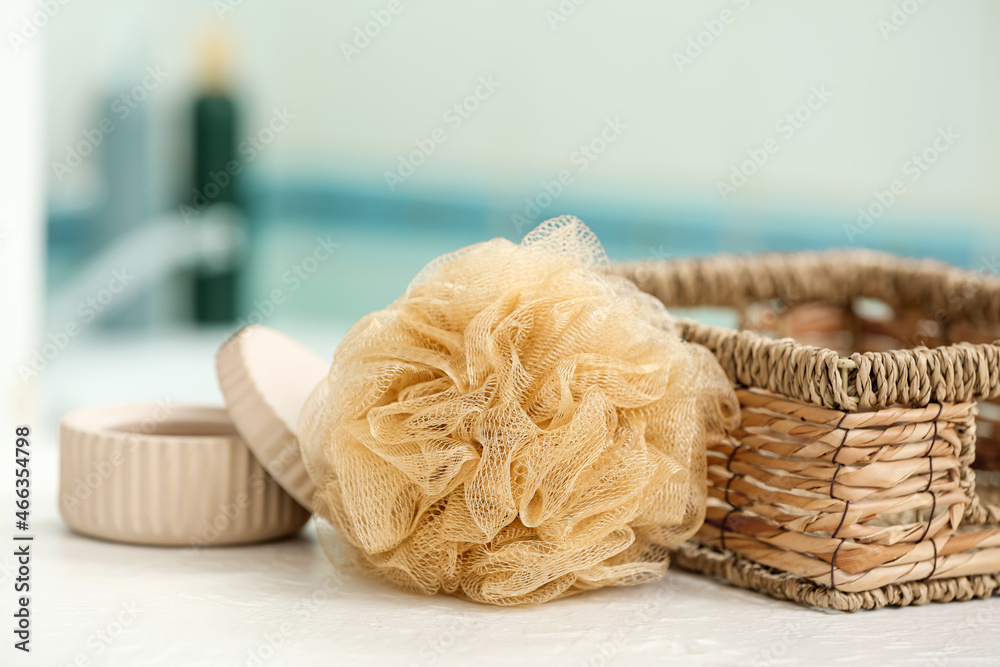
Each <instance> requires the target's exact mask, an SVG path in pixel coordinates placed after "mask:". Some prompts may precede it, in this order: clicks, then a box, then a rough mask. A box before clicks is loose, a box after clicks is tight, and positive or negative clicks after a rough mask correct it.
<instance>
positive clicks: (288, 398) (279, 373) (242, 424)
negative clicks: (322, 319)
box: [215, 325, 330, 511]
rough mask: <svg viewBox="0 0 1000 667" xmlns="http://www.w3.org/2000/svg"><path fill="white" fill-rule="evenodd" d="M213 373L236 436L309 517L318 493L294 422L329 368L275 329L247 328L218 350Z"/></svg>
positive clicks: (263, 327) (304, 348)
mask: <svg viewBox="0 0 1000 667" xmlns="http://www.w3.org/2000/svg"><path fill="white" fill-rule="evenodd" d="M215 367H216V373H217V375H218V379H219V387H220V388H221V389H222V394H223V396H224V397H225V400H226V407H227V408H228V410H229V416H230V417H231V418H232V420H233V423H234V424H236V428H237V430H238V431H239V432H240V435H241V436H243V439H244V440H245V441H246V443H247V445H248V446H249V447H250V449H251V451H253V454H254V456H256V457H257V460H258V461H260V463H261V465H263V466H264V469H265V470H267V471H268V473H270V474H271V476H272V477H274V479H275V481H277V482H278V484H280V485H281V487H282V488H283V489H285V491H287V492H288V493H289V494H290V495H291V496H292V497H293V498H295V499H296V500H297V501H298V502H299V503H300V504H301V505H302V506H303V507H305V508H306V509H309V510H310V511H311V510H312V496H313V492H314V491H315V490H316V487H315V485H314V484H313V482H312V480H311V479H310V478H309V475H308V474H307V473H306V468H305V465H304V464H303V462H302V455H301V454H300V453H299V441H298V437H297V436H296V422H297V421H298V418H299V412H300V411H301V409H302V406H303V405H304V404H305V402H306V398H307V397H308V396H309V393H310V392H311V391H312V390H313V388H314V387H315V386H316V385H317V384H319V383H320V382H321V381H322V380H323V379H324V378H325V377H326V374H327V372H328V371H329V368H330V364H329V363H327V362H326V361H324V360H323V359H322V358H320V357H319V356H318V355H316V354H315V353H314V352H312V351H311V350H309V349H307V348H306V347H304V346H303V345H301V344H300V343H298V342H297V341H295V340H292V339H291V338H289V337H288V336H286V335H284V334H282V333H280V332H278V331H275V330H274V329H271V328H269V327H265V326H260V325H251V326H248V327H245V328H243V329H241V330H240V331H238V332H236V333H235V334H234V335H233V336H232V337H231V338H230V339H229V340H227V341H226V342H225V343H224V344H223V345H222V347H221V348H220V349H219V352H218V354H217V355H216V358H215Z"/></svg>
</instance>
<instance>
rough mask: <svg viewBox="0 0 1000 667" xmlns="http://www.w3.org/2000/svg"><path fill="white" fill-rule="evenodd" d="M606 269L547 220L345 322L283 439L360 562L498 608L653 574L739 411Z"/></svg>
mask: <svg viewBox="0 0 1000 667" xmlns="http://www.w3.org/2000/svg"><path fill="white" fill-rule="evenodd" d="M606 265H607V258H606V256H605V254H604V250H603V248H602V247H601V245H600V243H599V242H598V240H597V238H596V237H595V236H594V235H593V233H591V231H590V230H589V229H587V227H585V226H584V225H583V223H581V222H580V221H579V220H576V219H575V218H569V217H564V218H557V219H555V220H550V221H548V222H546V223H544V224H543V225H541V226H540V227H539V228H538V229H536V230H535V231H533V232H532V233H530V234H529V235H528V236H527V237H526V238H525V239H524V241H523V242H522V243H521V244H520V245H515V244H513V243H511V242H509V241H506V240H503V239H494V240H492V241H488V242H486V243H480V244H477V245H473V246H470V247H467V248H464V249H462V250H459V251H457V252H455V253H452V254H450V255H446V256H444V257H441V258H439V259H437V260H436V261H434V262H432V263H431V264H430V265H428V266H427V267H426V268H425V269H424V270H423V271H422V272H421V273H420V274H419V275H418V276H417V277H416V279H415V280H414V281H413V282H412V283H411V284H410V286H409V288H408V289H407V291H406V293H405V294H404V295H403V296H402V297H400V298H399V299H398V300H397V301H396V302H395V303H393V304H392V305H391V306H389V307H388V308H387V309H385V310H382V311H379V312H376V313H372V314H370V315H368V316H366V317H364V318H363V319H361V320H360V321H359V322H358V323H357V324H355V325H354V326H353V327H352V328H351V329H350V331H349V332H348V333H347V335H346V336H345V337H344V340H343V342H342V343H341V344H340V347H339V348H338V349H337V352H336V355H335V358H334V363H333V366H332V368H331V370H330V375H329V378H328V380H327V382H325V383H321V385H320V387H318V388H317V390H316V391H315V392H314V393H313V396H312V397H311V399H310V401H309V404H308V405H307V407H306V409H305V410H304V411H303V415H302V418H301V419H300V433H301V435H302V447H303V453H304V456H305V459H306V462H307V467H308V468H309V469H310V474H311V476H312V477H313V479H314V481H316V484H317V487H318V489H317V491H316V495H315V497H314V503H315V510H316V512H317V513H318V514H320V515H321V516H322V517H324V518H326V519H328V520H329V521H330V522H331V523H332V524H333V525H334V526H335V527H336V529H337V532H338V534H339V535H340V537H341V540H342V541H343V542H345V543H346V546H348V548H349V549H350V551H351V552H352V553H353V555H354V558H355V561H356V562H357V563H358V564H359V565H360V566H361V567H362V568H363V569H365V570H366V571H369V572H371V573H374V574H375V575H377V576H379V577H381V578H383V579H385V580H387V581H389V582H391V583H392V584H394V585H396V586H398V587H400V588H403V589H406V590H410V591H415V592H420V593H427V594H430V593H435V592H438V591H444V592H448V593H457V594H460V595H464V596H467V597H468V598H471V599H473V600H477V601H480V602H488V603H492V604H501V605H513V604H529V603H537V602H543V601H546V600H551V599H554V598H558V597H564V596H566V595H570V594H572V593H575V592H579V591H581V590H586V589H593V588H600V587H602V586H611V585H626V584H635V583H640V582H644V581H650V580H654V579H658V578H659V577H661V576H662V574H663V573H664V571H665V569H666V567H667V555H666V548H667V547H672V546H676V545H678V544H680V543H681V542H682V541H684V540H685V539H686V538H687V537H689V536H690V535H692V534H693V533H694V532H695V531H696V530H697V529H698V527H699V525H700V524H701V522H702V520H703V517H704V512H705V494H706V482H705V448H706V442H707V441H708V440H709V439H717V438H720V437H722V435H723V434H724V431H726V430H727V429H729V428H731V427H732V426H734V420H735V419H736V418H737V415H738V410H737V405H738V404H737V402H736V397H735V395H734V393H733V390H732V388H731V386H730V384H729V382H728V380H727V379H726V378H725V376H724V374H723V372H722V370H721V369H720V368H719V366H718V364H717V362H716V361H715V359H714V358H713V357H712V356H711V355H710V354H709V353H708V352H707V351H705V350H704V349H703V348H701V347H700V346H697V345H693V344H689V343H685V342H683V341H681V340H680V338H679V337H678V335H677V333H676V332H675V329H674V325H673V321H672V319H671V317H670V315H669V314H668V313H667V311H666V310H665V308H664V307H663V305H662V304H661V303H660V302H659V301H657V300H656V299H654V298H652V297H650V296H647V295H645V294H643V293H641V292H640V291H639V290H638V289H637V288H636V287H635V286H634V285H633V284H632V283H631V282H628V281H626V280H624V279H622V278H617V277H613V276H610V275H607V273H606Z"/></svg>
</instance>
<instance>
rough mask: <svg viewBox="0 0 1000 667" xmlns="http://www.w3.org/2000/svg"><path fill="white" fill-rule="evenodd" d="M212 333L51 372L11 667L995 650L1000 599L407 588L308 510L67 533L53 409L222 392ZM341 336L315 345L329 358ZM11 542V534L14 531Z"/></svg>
mask: <svg viewBox="0 0 1000 667" xmlns="http://www.w3.org/2000/svg"><path fill="white" fill-rule="evenodd" d="M304 339H305V342H307V343H310V342H313V343H315V341H316V340H321V339H320V338H317V337H312V338H310V337H309V336H305V337H304ZM218 342H220V337H219V335H218V334H213V333H206V334H198V335H194V334H184V335H177V336H172V337H170V338H169V339H146V340H131V339H123V340H107V339H96V340H94V341H89V342H88V341H84V340H81V341H79V342H78V343H77V344H76V345H75V346H73V347H71V348H67V350H66V351H64V353H63V354H62V356H61V357H60V358H59V359H57V360H56V362H54V363H53V364H52V366H51V367H50V368H48V369H46V371H45V373H44V377H43V378H42V379H43V383H42V392H43V410H42V414H41V415H40V416H39V419H38V423H37V424H34V425H33V427H34V431H35V433H36V439H35V442H34V443H33V447H34V459H33V461H32V471H33V497H34V505H33V516H32V531H31V532H32V533H33V534H34V535H35V541H34V542H33V544H32V549H33V562H32V584H33V597H32V601H31V609H32V614H33V618H32V622H33V637H32V653H31V654H30V655H29V656H25V655H24V654H22V653H21V652H19V651H15V650H14V649H13V648H12V647H11V644H12V643H13V642H12V641H11V631H10V630H9V629H6V630H4V636H5V637H7V640H6V641H5V646H4V648H3V650H2V651H0V655H2V656H4V657H3V658H2V659H0V664H3V665H11V664H13V665H22V664H23V665H45V666H49V665H53V666H62V665H81V666H84V665H128V666H139V665H171V666H174V665H176V666H181V665H183V666H196V665H213V666H214V665H249V666H260V665H295V666H303V667H304V666H307V665H516V666H518V667H520V666H521V665H533V664H544V665H593V666H594V667H598V666H601V665H614V664H619V665H645V664H649V665H653V664H656V665H661V664H669V663H675V664H684V665H714V664H734V665H756V664H760V665H784V664H803V663H810V664H865V665H868V664H872V663H876V662H881V663H886V664H914V665H918V664H919V665H927V664H934V665H965V664H974V663H986V664H997V663H998V661H1000V632H998V631H1000V598H993V599H991V600H989V601H975V602H965V603H952V604H934V605H928V606H924V607H909V608H904V609H885V610H880V611H875V612H859V613H856V614H846V613H837V612H824V611H819V610H815V609H809V608H805V607H801V606H798V605H795V604H791V603H787V602H778V601H775V600H772V599H769V598H767V597H764V596H762V595H758V594H755V593H751V592H748V591H742V590H738V589H736V588H733V587H730V586H728V585H726V584H723V583H720V582H717V581H713V580H710V579H707V578H704V577H700V576H696V575H693V574H689V573H685V572H680V571H676V570H671V571H670V572H669V573H668V575H667V577H666V579H665V580H664V581H662V582H659V583H655V584H647V585H643V586H638V587H632V588H619V589H604V590H600V591H596V592H592V593H588V594H584V595H580V596H577V597H574V598H570V599H567V600H562V601H557V602H553V603H549V604H546V605H542V606H540V607H535V608H528V609H523V608H518V609H503V608H493V607H485V606H481V605H476V604H473V603H469V602H465V601H462V600H458V599H454V598H448V597H441V596H439V597H432V598H425V597H418V596H413V595H408V594H404V593H400V592H397V591H395V590H394V589H391V588H388V587H386V586H384V585H382V584H379V583H377V582H373V581H369V580H368V579H365V578H362V577H361V576H360V575H358V574H357V573H356V572H355V571H353V570H352V569H350V568H345V569H342V570H340V571H335V570H334V568H333V567H332V566H331V565H330V563H329V561H328V560H327V559H326V557H325V556H324V554H323V553H322V551H321V549H320V547H319V544H318V542H317V539H316V532H315V528H314V526H313V524H312V523H311V522H310V524H309V525H308V526H307V528H306V529H305V530H303V532H302V533H301V535H300V536H299V537H297V538H295V539H292V540H287V541H283V542H276V543H271V544H264V545H258V546H250V547H233V548H217V549H203V550H201V551H197V552H196V551H193V550H191V549H184V548H181V549H161V548H146V547H136V546H125V545H119V544H112V543H107V542H100V541H97V540H92V539H88V538H86V537H83V536H80V535H76V534H73V533H71V532H70V531H69V530H68V529H67V528H66V527H65V525H64V524H63V523H62V521H61V520H60V518H59V516H58V512H57V509H56V494H57V485H58V479H57V475H58V466H57V457H58V454H57V449H56V447H55V441H54V438H55V432H56V431H55V426H56V419H57V417H58V415H59V414H60V413H62V412H64V411H65V410H68V409H71V408H75V407H80V406H83V405H88V404H93V403H99V402H106V401H114V400H139V399H144V398H157V397H159V398H169V399H171V400H175V401H181V400H194V401H206V400H207V401H212V402H216V401H219V400H220V398H219V394H218V391H217V390H216V389H215V386H214V378H213V367H212V354H213V350H214V347H215V345H217V344H218ZM335 343H336V340H332V341H328V342H327V349H323V348H322V347H320V346H317V347H316V349H317V351H318V352H321V353H322V354H324V355H327V354H328V353H330V352H332V349H333V345H334V344H335ZM154 351H155V354H154V353H153V352H154ZM8 465H9V462H5V464H4V469H5V470H7V469H9V468H8V467H7V466H8ZM5 477H6V475H5ZM6 532H7V531H4V533H6ZM0 539H3V540H4V541H7V543H8V544H12V542H10V541H9V540H10V537H9V535H8V536H7V537H2V536H0ZM12 551H13V549H12V548H11V549H8V548H4V549H3V552H2V553H3V554H4V556H3V557H0V590H3V594H2V595H0V599H2V608H3V610H4V612H3V616H4V618H7V619H8V621H7V624H8V626H9V625H10V618H11V617H10V613H11V610H12V608H13V604H14V602H13V600H14V593H13V591H12V586H13V582H12V578H13V576H15V575H14V569H13V568H14V559H13V556H12Z"/></svg>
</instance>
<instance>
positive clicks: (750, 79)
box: [0, 0, 1000, 418]
mask: <svg viewBox="0 0 1000 667" xmlns="http://www.w3.org/2000/svg"><path fill="white" fill-rule="evenodd" d="M3 21H4V23H3V27H4V35H5V41H6V42H7V43H6V44H5V45H4V46H3V50H4V54H3V56H2V61H3V62H4V63H5V65H4V67H5V68H6V71H5V73H4V76H5V77H6V78H5V79H4V81H5V94H4V97H5V101H4V104H5V105H8V106H9V108H8V110H7V111H5V112H4V113H5V114H8V115H9V119H7V120H8V122H5V123H4V124H3V125H4V132H5V136H6V137H7V139H8V142H9V143H7V145H11V146H15V149H14V150H13V152H11V153H8V154H7V155H6V156H4V157H3V158H0V159H3V160H6V161H7V164H6V165H4V168H3V169H4V172H3V173H4V174H10V178H5V179H4V182H5V183H6V185H5V188H10V191H9V192H5V198H7V199H8V201H7V202H6V203H5V204H4V206H5V207H7V208H9V209H10V210H9V215H7V214H5V219H4V220H3V226H4V232H5V233H6V236H5V238H4V241H3V243H2V244H0V252H4V253H5V255H6V257H5V259H4V261H6V262H7V271H8V272H11V273H13V272H16V273H17V275H16V276H15V275H10V276H7V277H6V279H7V280H8V281H10V280H13V281H16V282H15V284H18V285H24V288H23V289H20V290H19V293H21V294H22V296H21V297H20V303H21V304H22V305H21V306H20V308H21V310H20V315H18V317H16V318H14V319H16V320H17V321H18V322H20V323H21V324H18V325H17V330H16V331H15V327H14V325H13V324H9V325H4V326H5V327H8V331H7V334H6V336H7V340H8V342H11V341H12V342H11V344H10V345H8V346H7V349H8V352H7V356H8V362H9V363H10V364H12V367H13V368H16V369H17V376H16V378H15V380H14V382H13V385H12V386H13V387H14V389H13V390H12V392H13V396H12V398H10V399H9V400H10V401H12V404H13V405H16V406H18V409H27V408H26V407H25V406H29V405H32V404H33V402H34V401H35V399H36V398H37V396H38V395H39V394H40V393H41V394H44V400H45V403H44V411H45V415H46V416H47V417H48V416H53V418H54V417H55V416H57V415H58V414H60V413H61V412H62V411H64V410H66V409H70V408H72V407H78V405H79V404H81V403H83V402H87V403H92V402H96V401H99V400H126V399H133V398H136V397H137V396H140V395H148V396H149V397H154V396H160V397H162V396H164V395H168V396H173V397H176V398H178V399H191V398H194V399H200V398H205V399H206V400H207V399H214V398H216V391H215V388H214V380H213V369H212V360H211V354H212V351H214V349H215V347H216V346H217V345H218V344H219V343H220V342H221V341H222V340H223V339H224V338H225V337H226V336H227V335H229V334H230V333H232V332H233V331H235V330H236V329H237V328H239V327H240V326H242V325H244V324H246V323H265V324H268V325H270V326H275V327H278V328H282V329H285V330H288V331H291V332H293V333H296V334H297V335H299V336H300V337H302V338H303V339H304V340H306V341H307V342H309V343H310V344H311V345H313V347H315V348H316V349H317V351H318V352H321V353H322V354H324V355H331V354H332V351H333V348H334V347H335V345H336V342H337V340H338V338H339V336H340V335H341V333H342V332H343V330H344V329H346V327H347V326H349V325H350V324H351V323H352V322H354V321H355V320H356V319H357V318H359V317H360V316H362V315H363V314H365V313H367V312H369V311H371V310H375V309H378V308H381V307H383V306H384V305H386V304H387V303H388V302H390V301H391V300H392V299H394V298H395V297H396V296H397V295H398V294H400V293H401V292H402V291H403V289H404V288H405V286H406V284H407V282H408V281H409V279H410V278H411V277H412V276H413V275H414V274H415V273H416V272H417V271H418V270H419V269H420V268H421V267H422V266H423V265H424V264H425V263H426V262H428V261H429V260H431V259H432V258H434V257H436V256H438V255H440V254H442V253H444V252H447V251H450V250H453V249H456V248H458V247H460V246H463V245H467V244H469V243H473V242H477V241H481V240H485V239H488V238H492V237H496V236H503V237H507V238H509V239H514V240H517V239H520V237H521V236H523V235H524V234H525V233H526V232H528V231H529V230H530V229H531V228H532V227H534V226H535V225H536V224H538V223H539V222H541V221H543V220H545V219H547V218H549V217H554V216H556V215H560V214H574V215H577V216H578V217H580V218H582V219H583V220H584V221H585V222H586V223H587V224H588V225H590V226H591V227H592V229H594V231H595V232H596V233H597V234H598V236H599V237H600V238H601V239H602V241H603V242H604V243H605V245H606V247H607V249H608V251H609V254H610V255H611V256H612V258H613V259H637V258H669V257H675V256H686V255H703V254H711V253H721V252H744V251H763V250H798V249H806V248H827V247H840V246H858V247H870V248H877V249H882V250H888V251H891V252H895V253H898V254H903V255H911V256H918V257H925V256H926V257H936V258H939V259H943V260H947V261H949V262H952V263H954V264H957V265H961V266H965V267H969V268H973V269H979V270H989V271H996V270H998V268H997V266H998V264H997V260H996V258H997V256H998V255H1000V225H998V222H997V221H998V220H1000V188H998V187H997V185H996V182H995V181H996V176H997V174H998V173H1000V169H998V167H1000V126H998V124H997V122H996V119H997V118H998V117H1000V85H998V81H1000V45H998V43H997V40H996V39H995V29H996V27H997V26H998V25H1000V5H998V4H997V3H995V2H989V1H988V0H980V1H978V2H976V1H969V2H963V3H943V2H926V1H919V0H895V1H892V2H883V1H879V2H871V1H869V0H845V1H843V2H839V3H802V2H792V1H791V0H787V1H783V2H779V1H777V0H771V1H769V2H763V1H755V0H712V1H709V2H705V1H700V2H693V1H692V2H673V3H662V2H652V1H642V2H633V3H629V4H628V6H627V7H622V6H620V5H613V4H611V3H606V2H596V1H587V0H546V1H545V2H541V3H537V2H526V1H522V2H505V3H489V4H487V3H425V2H418V1H415V0H364V1H354V2H350V3H326V2H319V1H318V0H300V1H298V2H294V3H292V2H283V3H279V2H277V0H254V1H253V2H249V1H244V0H175V1H174V2H171V3H166V2H159V3H135V2H125V0H41V1H37V0H36V1H26V0H12V2H11V3H9V4H7V6H6V7H5V8H4V10H3ZM8 84H9V85H8ZM18 86H22V87H18ZM8 92H9V94H8ZM32 100H33V101H32ZM31 105H34V107H32V106H31ZM32 108H33V109H34V110H33V111H32V110H31V109H32ZM32 142H36V143H32ZM17 146H20V147H21V148H20V149H18V148H17ZM18 198H20V200H19V199H18ZM17 201H21V202H22V204H23V205H21V206H19V207H18V205H17ZM12 202H13V203H12ZM18 244H21V245H20V247H19V246H18ZM15 256H16V259H12V257H15ZM33 275H35V276H37V280H34V279H32V278H31V277H30V276H33ZM17 281H19V282H17ZM8 284H10V283H8ZM25 295H27V296H25ZM43 295H44V296H43ZM15 312H18V311H15Z"/></svg>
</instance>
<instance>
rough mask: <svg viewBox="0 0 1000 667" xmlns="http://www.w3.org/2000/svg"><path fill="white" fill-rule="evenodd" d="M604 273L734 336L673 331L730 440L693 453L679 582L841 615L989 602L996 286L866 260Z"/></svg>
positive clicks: (992, 280)
mask: <svg viewBox="0 0 1000 667" xmlns="http://www.w3.org/2000/svg"><path fill="white" fill-rule="evenodd" d="M614 270H615V271H616V272H617V273H619V274H621V275H624V276H626V277H628V278H630V279H631V280H633V281H634V282H636V284H638V286H639V287H640V288H641V289H643V290H645V291H647V292H649V293H651V294H653V295H655V296H657V297H658V298H660V299H661V300H662V301H663V302H664V303H666V304H667V306H669V307H672V308H686V307H695V306H697V307H705V306H708V307H722V308H730V309H735V310H736V311H737V313H738V315H739V318H740V329H739V330H734V329H727V328H723V327H715V326H709V325H706V324H702V323H700V322H697V321H694V320H682V324H681V328H682V331H683V335H684V337H685V338H687V339H688V340H690V341H693V342H697V343H700V344H702V345H704V346H705V347H707V348H708V349H709V350H710V351H711V352H712V353H714V355H715V356H716V358H717V359H718V361H719V362H720V363H721V365H722V367H723V368H724V369H725V370H726V372H727V374H728V375H729V378H730V380H732V381H733V383H734V384H736V385H737V387H738V388H739V391H738V395H739V399H740V404H741V411H742V423H741V425H740V426H739V428H737V429H736V430H735V431H734V432H733V433H732V434H731V436H730V437H729V438H728V439H726V440H725V441H722V442H718V443H716V444H715V445H714V446H711V447H710V451H709V454H708V464H709V466H708V484H709V501H708V509H707V513H706V520H705V524H704V525H703V526H702V528H701V529H700V530H699V532H698V533H697V535H696V536H695V538H694V539H693V540H691V541H689V542H687V543H685V544H684V545H682V546H681V547H680V548H679V549H677V550H676V552H675V554H674V559H675V562H676V563H677V564H678V565H679V566H681V567H685V568H687V569H692V570H696V571H700V572H705V573H708V574H711V575H714V576H721V577H723V578H725V579H727V580H729V581H730V582H732V583H734V584H736V585H738V586H742V587H745V588H751V589H754V590H758V591H761V592H764V593H767V594H769V595H772V596H774V597H778V598H782V599H790V600H796V601H799V602H803V603H806V604H811V605H817V606H823V607H829V608H833V609H842V610H851V611H853V610H857V609H862V608H878V607H882V606H886V605H907V604H920V603H924V602H929V601H948V600H965V599H971V598H977V597H986V596H990V595H994V594H998V591H1000V526H998V525H997V524H998V523H1000V505H997V504H996V501H997V500H998V498H1000V493H998V490H1000V489H998V487H997V483H998V482H1000V404H998V403H997V402H996V401H995V399H996V398H997V397H998V396H1000V340H997V339H1000V279H998V278H996V277H995V276H989V275H983V274H982V273H977V272H972V271H963V270H959V269H956V268H953V267H950V266H948V265H946V264H942V263H939V262H934V261H928V260H910V259H901V258H897V257H894V256H891V255H886V254H882V253H875V252H868V251H831V252H822V253H799V254H766V255H757V256H742V257H731V256H722V257H715V258H711V259H691V260H679V261H669V262H656V263H637V264H621V265H618V266H616V267H615V269H614ZM793 337H794V338H793ZM977 430H978V431H980V434H979V437H978V443H977ZM977 444H978V446H979V447H978V451H977ZM977 471H978V472H979V474H980V484H979V486H978V487H977Z"/></svg>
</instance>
